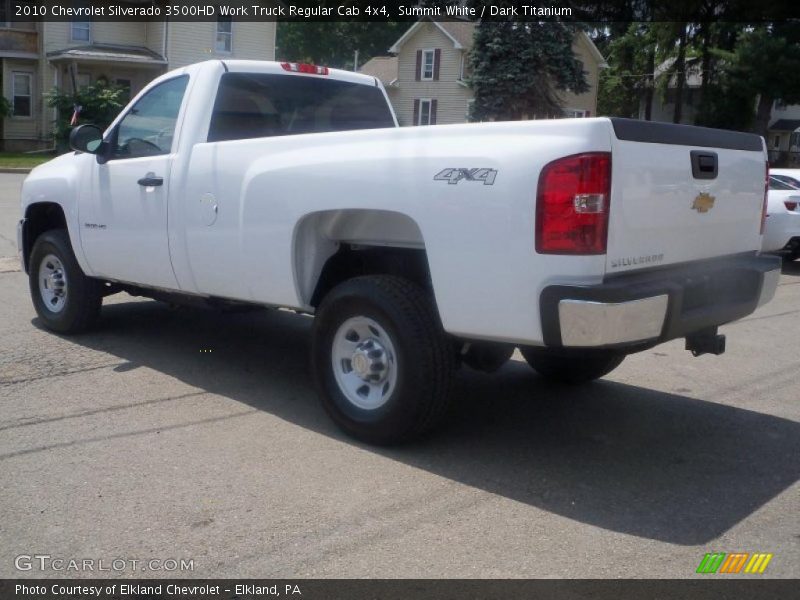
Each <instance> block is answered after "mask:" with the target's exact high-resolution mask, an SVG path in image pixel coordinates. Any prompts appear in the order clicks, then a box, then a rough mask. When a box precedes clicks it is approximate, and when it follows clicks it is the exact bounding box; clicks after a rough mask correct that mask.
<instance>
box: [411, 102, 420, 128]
mask: <svg viewBox="0 0 800 600" xmlns="http://www.w3.org/2000/svg"><path fill="white" fill-rule="evenodd" d="M412 125H419V98H417V99H415V100H414V122H413V123H412Z"/></svg>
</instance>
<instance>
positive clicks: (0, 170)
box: [0, 167, 33, 175]
mask: <svg viewBox="0 0 800 600" xmlns="http://www.w3.org/2000/svg"><path fill="white" fill-rule="evenodd" d="M31 169H33V167H0V173H18V174H20V175H25V174H26V173H30V172H31Z"/></svg>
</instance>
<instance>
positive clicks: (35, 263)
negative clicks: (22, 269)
mask: <svg viewBox="0 0 800 600" xmlns="http://www.w3.org/2000/svg"><path fill="white" fill-rule="evenodd" d="M29 264H30V269H29V271H30V273H29V275H28V281H29V284H30V290H31V299H32V300H33V306H34V308H35V309H36V314H38V315H39V318H40V319H41V320H42V322H43V323H44V325H45V327H47V328H48V329H51V330H53V331H57V332H59V333H78V332H81V331H84V330H86V329H88V328H89V327H90V326H91V325H92V324H94V322H95V320H96V319H97V316H98V314H99V313H100V305H101V304H102V301H103V294H102V284H101V283H100V282H99V281H97V280H95V279H91V278H90V277H87V276H86V275H84V273H83V271H82V270H81V268H80V265H78V261H77V260H76V259H75V255H74V253H73V251H72V245H71V243H70V241H69V235H68V234H67V232H66V231H64V230H63V229H54V230H52V231H47V232H45V233H43V234H42V235H40V236H39V237H38V238H37V239H36V242H35V243H34V245H33V250H31V256H30V261H29Z"/></svg>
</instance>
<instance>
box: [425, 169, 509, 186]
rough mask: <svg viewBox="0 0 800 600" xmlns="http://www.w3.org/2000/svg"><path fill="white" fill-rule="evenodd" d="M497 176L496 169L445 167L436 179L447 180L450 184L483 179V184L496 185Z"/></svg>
mask: <svg viewBox="0 0 800 600" xmlns="http://www.w3.org/2000/svg"><path fill="white" fill-rule="evenodd" d="M495 177H497V170H496V169H453V168H450V169H443V170H442V171H440V172H439V173H437V174H436V175H435V176H434V178H433V180H434V181H446V182H447V183H449V184H450V185H455V184H457V183H458V182H459V181H461V180H465V181H482V182H483V185H494V179H495Z"/></svg>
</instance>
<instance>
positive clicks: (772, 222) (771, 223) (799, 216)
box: [761, 170, 800, 260]
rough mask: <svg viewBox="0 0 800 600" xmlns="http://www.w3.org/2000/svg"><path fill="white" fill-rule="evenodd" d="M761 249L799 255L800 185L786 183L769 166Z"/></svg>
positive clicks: (785, 255)
mask: <svg viewBox="0 0 800 600" xmlns="http://www.w3.org/2000/svg"><path fill="white" fill-rule="evenodd" d="M767 195H768V201H767V221H766V224H765V227H764V243H763V245H762V247H761V248H762V250H763V251H764V252H777V253H780V254H782V255H783V256H784V257H785V258H786V259H787V260H796V259H797V258H800V188H797V187H795V186H793V185H791V184H790V183H786V182H785V181H784V180H782V179H781V178H779V177H777V176H776V175H773V173H772V171H771V170H770V177H769V192H768V194H767Z"/></svg>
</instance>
